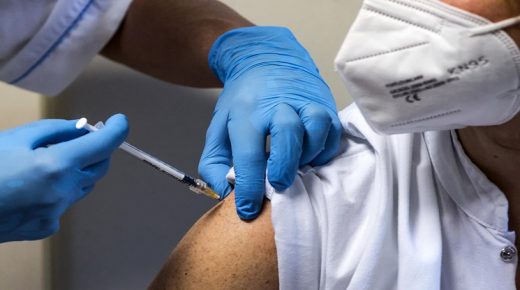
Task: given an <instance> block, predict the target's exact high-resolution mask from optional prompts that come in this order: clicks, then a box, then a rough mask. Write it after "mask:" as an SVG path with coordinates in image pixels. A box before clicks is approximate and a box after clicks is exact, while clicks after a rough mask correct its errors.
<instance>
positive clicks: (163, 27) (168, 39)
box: [102, 0, 253, 87]
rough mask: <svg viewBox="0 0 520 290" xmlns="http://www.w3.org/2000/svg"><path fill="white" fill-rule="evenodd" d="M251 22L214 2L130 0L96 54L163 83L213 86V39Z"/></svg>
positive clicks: (215, 84) (212, 0) (217, 84)
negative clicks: (122, 17) (118, 23)
mask: <svg viewBox="0 0 520 290" xmlns="http://www.w3.org/2000/svg"><path fill="white" fill-rule="evenodd" d="M252 25H253V24H252V23H251V22H249V21H248V20H246V19H245V18H243V17H242V16H240V15H239V14H238V13H236V12H235V11H233V10H232V9H231V8H229V7H227V6H226V5H224V4H223V3H221V2H219V1H215V0H134V2H133V3H132V5H131V6H130V8H129V10H128V13H127V16H126V18H125V20H124V22H123V23H122V24H121V27H120V28H119V31H118V32H117V33H116V35H115V36H114V37H113V38H112V39H111V40H110V42H109V43H108V44H107V46H106V47H105V48H104V49H103V51H102V54H103V55H105V56H107V57H108V58H110V59H112V60H115V61H117V62H120V63H122V64H125V65H127V66H129V67H132V68H134V69H136V70H139V71H141V72H143V73H146V74H148V75H151V76H154V77H156V78H159V79H162V80H165V81H168V82H172V83H176V84H182V85H188V86H196V87H215V86H219V85H220V81H219V80H218V79H217V77H216V76H215V75H214V74H213V72H212V71H211V69H210V68H209V65H208V53H209V50H210V48H211V46H212V44H213V42H214V41H215V40H216V39H217V38H218V37H219V36H220V35H221V34H223V33H225V32H226V31H228V30H231V29H235V28H239V27H244V26H252Z"/></svg>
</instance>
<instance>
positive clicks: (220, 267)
mask: <svg viewBox="0 0 520 290" xmlns="http://www.w3.org/2000/svg"><path fill="white" fill-rule="evenodd" d="M149 289H150V290H157V289H183V290H184V289H185V290H189V289H278V268H277V260H276V248H275V244H274V231H273V227H272V224H271V204H270V202H266V203H265V205H264V210H263V211H262V213H261V214H260V216H259V217H258V218H257V219H255V220H254V221H250V222H245V221H242V220H240V219H239V218H238V217H237V215H236V210H235V203H234V194H233V195H232V196H229V197H228V198H227V199H225V200H224V201H223V202H221V203H219V204H218V205H216V206H215V207H214V208H212V209H211V210H210V211H208V212H207V213H206V214H205V215H204V216H202V217H201V218H200V219H199V220H198V221H197V223H196V224H195V225H194V226H193V227H192V228H191V229H190V231H189V232H188V233H187V234H186V235H185V236H184V238H183V239H182V240H181V242H180V243H179V244H178V245H177V247H176V248H175V249H174V250H173V252H172V254H171V255H170V257H169V258H168V261H167V262H166V264H165V265H164V266H163V269H162V270H161V272H160V273H159V274H158V275H157V277H156V278H155V280H154V282H153V283H152V285H151V286H150V288H149Z"/></svg>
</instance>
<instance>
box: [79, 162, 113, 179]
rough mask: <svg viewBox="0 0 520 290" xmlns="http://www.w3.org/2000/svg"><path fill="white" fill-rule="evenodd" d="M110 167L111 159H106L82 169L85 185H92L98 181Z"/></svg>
mask: <svg viewBox="0 0 520 290" xmlns="http://www.w3.org/2000/svg"><path fill="white" fill-rule="evenodd" d="M109 167H110V159H105V160H103V161H100V162H98V163H95V164H92V165H89V166H87V167H85V168H83V169H82V170H81V175H82V177H83V178H82V179H83V182H82V184H84V185H90V184H93V183H96V182H98V181H99V180H100V179H101V178H103V177H104V176H105V175H106V174H107V172H108V168H109Z"/></svg>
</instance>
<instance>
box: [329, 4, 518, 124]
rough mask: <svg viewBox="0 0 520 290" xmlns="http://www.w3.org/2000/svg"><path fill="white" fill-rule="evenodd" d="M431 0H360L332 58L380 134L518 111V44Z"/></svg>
mask: <svg viewBox="0 0 520 290" xmlns="http://www.w3.org/2000/svg"><path fill="white" fill-rule="evenodd" d="M519 22H520V18H513V19H508V20H505V21H501V22H498V23H492V22H490V21H489V20H486V19H484V18H482V17H479V16H477V15H473V14H471V13H468V12H465V11H463V10H460V9H457V8H455V7H452V6H449V5H447V4H445V3H442V2H440V1H435V0H365V1H364V5H363V8H362V9H361V11H360V13H359V15H358V18H357V20H356V21H355V23H354V25H353V26H352V28H351V30H350V32H349V34H348V35H347V38H346V40H345V42H344V43H343V45H342V48H341V50H340V52H339V54H338V56H337V58H336V61H335V62H336V68H337V70H338V71H339V73H340V75H341V76H342V77H343V79H344V81H345V83H346V86H347V89H348V91H349V93H350V94H351V95H352V97H353V98H354V100H355V101H356V103H357V105H358V107H359V109H360V110H361V112H362V113H363V115H364V116H365V118H366V119H367V121H368V123H369V124H370V125H371V126H372V128H373V129H374V130H376V131H377V132H380V133H385V134H394V133H411V132H419V131H428V130H448V129H457V128H462V127H466V126H483V125H497V124H502V123H505V122H506V121H508V120H510V119H511V118H512V117H514V116H515V115H516V113H517V112H518V111H519V110H520V96H519V94H520V91H519V83H520V51H519V49H518V47H517V45H516V44H515V42H514V41H513V40H512V39H511V38H510V37H509V36H508V35H507V34H506V33H505V32H504V31H502V29H504V28H506V27H510V26H513V25H516V24H517V23H519Z"/></svg>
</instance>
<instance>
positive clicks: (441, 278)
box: [268, 105, 517, 290]
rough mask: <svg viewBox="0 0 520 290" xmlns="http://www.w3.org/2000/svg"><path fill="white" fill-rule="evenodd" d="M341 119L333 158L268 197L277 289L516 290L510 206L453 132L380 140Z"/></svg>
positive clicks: (349, 118)
mask: <svg viewBox="0 0 520 290" xmlns="http://www.w3.org/2000/svg"><path fill="white" fill-rule="evenodd" d="M340 118H341V120H342V124H343V127H344V131H345V134H344V137H343V143H342V149H341V153H340V155H339V156H338V157H336V158H335V159H334V160H333V161H332V162H330V163H329V164H327V165H325V166H322V167H318V168H310V169H308V170H306V171H304V172H301V173H300V175H299V176H298V177H297V179H296V181H295V183H294V185H293V186H292V187H291V188H290V189H288V190H287V191H285V192H283V193H276V192H273V190H272V188H268V196H270V198H271V201H272V220H273V225H274V229H275V239H276V248H277V251H278V268H279V276H280V289H355V290H360V289H367V290H376V289H384V290H388V289H402V290H410V289H420V290H428V289H448V290H468V289H471V290H479V289H481V290H490V289H492V290H498V289H500V290H506V289H515V284H514V283H515V272H516V266H517V257H516V255H514V254H511V252H508V250H515V249H514V240H515V234H514V233H513V232H510V231H508V212H507V211H508V202H507V200H506V198H505V196H504V194H503V193H502V192H501V191H500V190H499V189H498V188H497V187H496V186H495V185H494V184H492V183H491V182H490V181H489V180H488V179H487V178H486V176H484V174H483V173H482V172H481V171H480V170H479V169H478V168H477V167H476V166H475V165H474V164H473V163H472V162H471V161H470V160H469V158H468V157H467V156H466V155H465V153H464V151H463V149H462V147H461V145H460V143H459V142H458V140H457V136H456V133H455V132H450V131H444V132H427V133H424V134H403V135H394V136H381V135H378V134H376V133H375V132H374V131H373V130H372V129H370V127H369V126H368V125H367V123H366V122H365V120H364V118H363V117H362V116H361V114H360V112H359V110H358V109H357V107H356V106H354V105H352V106H350V107H348V108H347V109H345V110H344V111H342V112H341V113H340ZM508 247H513V248H508ZM503 251H504V252H503ZM501 254H502V256H503V257H502V256H501ZM509 258H511V259H510V260H509ZM508 260H509V261H508Z"/></svg>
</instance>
